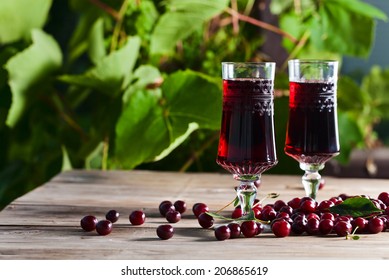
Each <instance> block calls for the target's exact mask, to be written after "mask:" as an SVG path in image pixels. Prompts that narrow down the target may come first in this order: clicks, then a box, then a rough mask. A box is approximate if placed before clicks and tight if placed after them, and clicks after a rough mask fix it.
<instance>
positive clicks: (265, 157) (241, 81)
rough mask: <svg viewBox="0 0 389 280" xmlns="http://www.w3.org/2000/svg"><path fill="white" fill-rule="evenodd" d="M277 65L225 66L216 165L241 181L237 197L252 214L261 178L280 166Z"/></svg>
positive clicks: (242, 64) (223, 64)
mask: <svg viewBox="0 0 389 280" xmlns="http://www.w3.org/2000/svg"><path fill="white" fill-rule="evenodd" d="M274 73H275V63H274V62H258V63H256V62H245V63H240V62H223V63H222V77H223V112H222V122H221V130H220V138H219V147H218V154H217V159H216V162H217V163H218V164H219V165H220V166H221V167H223V168H224V169H225V170H227V171H229V172H230V173H231V174H233V177H234V178H235V179H236V180H238V181H239V186H238V187H236V192H237V197H238V199H239V202H240V206H241V209H242V210H243V214H244V215H246V214H248V213H250V211H251V208H252V206H253V203H254V200H255V198H256V194H257V186H258V184H259V183H260V178H261V174H262V173H263V172H265V171H266V170H268V169H270V168H272V167H273V166H274V165H276V164H277V156H276V149H275V139H274V119H273V116H274V106H273V104H274V102H273V99H274Z"/></svg>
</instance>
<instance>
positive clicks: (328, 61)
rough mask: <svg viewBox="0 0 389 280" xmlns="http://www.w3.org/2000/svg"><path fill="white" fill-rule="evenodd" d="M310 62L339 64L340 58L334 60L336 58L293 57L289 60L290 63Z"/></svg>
mask: <svg viewBox="0 0 389 280" xmlns="http://www.w3.org/2000/svg"><path fill="white" fill-rule="evenodd" d="M292 63H293V64H299V63H301V64H308V63H312V64H315V63H316V64H338V63H339V61H338V60H334V59H309V58H306V59H305V58H304V59H298V58H296V59H291V60H289V61H288V64H292Z"/></svg>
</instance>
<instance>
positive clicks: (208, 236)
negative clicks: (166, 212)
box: [0, 170, 389, 260]
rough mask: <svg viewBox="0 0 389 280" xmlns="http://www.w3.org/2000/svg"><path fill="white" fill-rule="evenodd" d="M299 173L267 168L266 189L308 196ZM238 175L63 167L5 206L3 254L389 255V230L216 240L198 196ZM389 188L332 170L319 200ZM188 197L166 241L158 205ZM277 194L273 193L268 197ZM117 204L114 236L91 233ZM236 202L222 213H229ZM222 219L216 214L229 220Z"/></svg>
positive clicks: (229, 185)
mask: <svg viewBox="0 0 389 280" xmlns="http://www.w3.org/2000/svg"><path fill="white" fill-rule="evenodd" d="M300 179H301V178H300V177H299V176H286V175H266V174H265V175H263V177H262V186H261V187H260V189H259V197H263V196H265V195H266V194H267V193H270V192H276V193H279V194H280V197H279V198H278V199H283V200H285V201H287V200H289V199H291V198H293V197H296V196H299V197H301V196H303V195H304V193H303V190H302V188H301V186H300ZM235 184H236V182H235V181H234V180H233V179H232V177H231V175H229V174H214V173H209V174H208V173H174V172H153V171H86V170H73V171H68V172H64V173H61V174H59V175H58V176H56V177H55V178H53V179H52V180H51V181H50V182H47V183H46V184H44V185H43V186H40V187H38V188H37V189H35V190H34V191H32V192H30V193H28V194H26V195H24V196H23V197H20V198H19V199H17V200H15V201H14V202H13V203H12V204H10V205H9V206H8V207H6V208H5V209H4V210H3V211H2V212H0V259H11V260H12V259H74V260H82V259H90V260H96V259H112V260H125V259H134V260H135V259H137V260H139V259H189V260H192V259H218V260H223V259H253V258H254V259H270V260H271V259H281V260H282V259H388V258H389V232H384V233H380V234H375V235H361V239H360V240H345V238H340V237H337V236H334V235H331V236H327V237H321V236H320V237H319V236H308V235H302V236H289V237H286V238H276V237H275V236H274V235H273V234H272V233H264V234H261V235H259V236H257V237H254V238H238V239H231V240H226V241H222V242H221V241H217V240H216V239H215V237H214V235H213V230H212V229H209V230H205V229H202V228H200V226H199V225H198V222H197V220H196V219H195V217H194V215H193V214H192V211H191V207H192V205H193V204H194V203H196V202H204V203H206V204H207V205H208V206H209V207H210V209H211V211H216V210H218V209H220V208H221V207H223V206H224V205H226V204H227V203H229V202H230V201H231V200H232V199H233V198H234V195H235V194H234V189H233V188H234V185H235ZM382 191H389V181H388V180H378V179H339V178H326V186H325V187H324V188H323V189H322V190H320V191H319V195H318V200H319V201H321V200H323V199H328V198H330V197H332V196H336V195H338V194H340V193H347V194H350V195H351V194H367V195H371V196H378V194H379V193H380V192H382ZM166 199H168V200H171V201H175V200H177V199H182V200H185V201H186V202H187V205H188V210H187V212H185V213H184V214H183V217H182V220H181V221H180V222H179V223H177V224H174V225H173V226H174V227H175V235H174V237H173V238H172V239H169V240H165V241H162V240H160V239H159V238H158V237H157V236H156V233H155V230H156V228H157V226H158V225H160V224H163V223H167V222H166V220H165V219H164V218H162V217H161V216H160V214H159V212H158V205H159V203H160V202H161V201H162V200H166ZM274 201H275V199H269V200H267V202H268V203H271V202H274ZM110 209H116V210H118V211H119V213H120V215H121V216H120V219H119V221H118V222H117V223H115V224H114V228H113V231H112V233H111V234H110V235H107V236H98V235H97V234H96V233H95V232H91V233H86V232H84V231H83V230H82V229H81V228H80V225H79V223H80V219H81V218H82V217H83V216H84V215H88V214H93V215H96V216H97V217H98V218H99V219H103V218H104V216H105V213H106V212H107V211H108V210H110ZM136 209H143V210H144V211H145V213H146V216H147V218H146V223H145V224H143V225H142V226H132V225H130V223H129V220H128V216H129V214H130V213H131V212H132V211H133V210H136ZM231 211H232V206H230V207H228V208H227V209H225V210H224V211H223V212H222V213H223V214H224V215H229V213H230V212H231ZM222 223H223V221H217V224H222Z"/></svg>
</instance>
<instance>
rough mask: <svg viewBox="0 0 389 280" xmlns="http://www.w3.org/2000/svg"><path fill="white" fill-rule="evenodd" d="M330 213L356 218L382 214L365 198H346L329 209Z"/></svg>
mask: <svg viewBox="0 0 389 280" xmlns="http://www.w3.org/2000/svg"><path fill="white" fill-rule="evenodd" d="M329 210H330V212H331V213H335V214H339V215H349V216H352V217H354V218H356V217H367V216H370V215H374V214H379V213H381V212H382V210H381V209H379V208H377V207H376V206H375V205H374V204H373V202H371V200H370V199H368V198H365V197H352V198H348V199H346V200H345V201H343V202H342V203H340V204H338V205H335V206H332V207H330V208H329Z"/></svg>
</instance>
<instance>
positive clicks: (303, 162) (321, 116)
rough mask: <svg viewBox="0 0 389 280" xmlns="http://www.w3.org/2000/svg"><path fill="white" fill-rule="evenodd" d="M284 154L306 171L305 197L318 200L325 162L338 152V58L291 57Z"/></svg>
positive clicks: (304, 177)
mask: <svg viewBox="0 0 389 280" xmlns="http://www.w3.org/2000/svg"><path fill="white" fill-rule="evenodd" d="M288 66H289V90H290V93H289V118H288V126H287V133H286V141H285V148H284V149H285V153H286V154H287V155H288V156H290V157H292V158H294V159H295V160H296V161H298V162H299V164H300V168H301V169H302V170H304V171H305V174H304V176H303V177H302V183H303V186H304V189H305V192H306V196H309V197H311V198H313V199H316V194H317V190H318V188H319V185H320V181H321V176H320V174H319V171H320V170H321V169H323V168H324V165H325V163H326V162H327V161H328V160H330V159H331V158H333V157H335V156H337V155H338V154H339V150H340V147H339V139H338V121H337V102H336V83H337V73H338V62H337V61H321V60H298V59H296V60H290V61H289V62H288Z"/></svg>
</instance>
